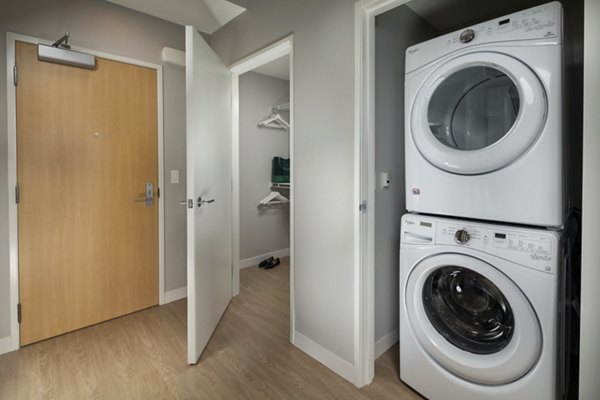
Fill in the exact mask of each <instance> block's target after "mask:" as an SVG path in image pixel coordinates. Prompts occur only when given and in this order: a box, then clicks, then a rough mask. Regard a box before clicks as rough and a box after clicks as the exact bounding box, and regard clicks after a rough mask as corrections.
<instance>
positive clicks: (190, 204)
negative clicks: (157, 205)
mask: <svg viewBox="0 0 600 400" xmlns="http://www.w3.org/2000/svg"><path fill="white" fill-rule="evenodd" d="M179 204H181V205H182V206H187V208H194V200H192V199H189V200H181V201H180V202H179Z"/></svg>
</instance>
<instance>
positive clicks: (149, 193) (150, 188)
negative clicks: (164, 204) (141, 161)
mask: <svg viewBox="0 0 600 400" xmlns="http://www.w3.org/2000/svg"><path fill="white" fill-rule="evenodd" d="M145 196H146V197H144V198H143V199H136V200H135V202H136V203H146V207H150V206H153V205H154V184H153V183H152V182H146V193H145Z"/></svg>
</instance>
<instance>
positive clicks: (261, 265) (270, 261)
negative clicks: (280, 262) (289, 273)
mask: <svg viewBox="0 0 600 400" xmlns="http://www.w3.org/2000/svg"><path fill="white" fill-rule="evenodd" d="M272 262H273V257H269V258H267V259H266V260H262V261H261V262H260V263H258V268H264V267H265V266H266V265H268V264H270V263H272Z"/></svg>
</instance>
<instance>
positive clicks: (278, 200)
mask: <svg viewBox="0 0 600 400" xmlns="http://www.w3.org/2000/svg"><path fill="white" fill-rule="evenodd" d="M289 202H290V199H288V198H287V197H285V196H283V195H282V194H281V193H279V192H275V191H273V192H271V193H269V194H268V195H267V197H265V198H264V199H262V200H261V201H260V202H259V203H258V204H259V205H263V206H264V205H269V204H283V203H289Z"/></svg>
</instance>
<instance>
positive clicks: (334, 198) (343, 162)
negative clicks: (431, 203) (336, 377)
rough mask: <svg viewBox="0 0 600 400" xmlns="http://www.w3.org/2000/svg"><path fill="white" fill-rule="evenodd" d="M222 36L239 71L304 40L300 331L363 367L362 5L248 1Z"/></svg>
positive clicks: (214, 42)
mask: <svg viewBox="0 0 600 400" xmlns="http://www.w3.org/2000/svg"><path fill="white" fill-rule="evenodd" d="M247 3H248V11H247V12H245V13H244V14H242V15H240V16H239V17H237V18H236V19H234V20H233V21H232V22H231V23H229V24H228V25H226V26H224V27H223V28H221V29H220V30H218V31H217V32H216V33H215V34H213V35H212V37H211V39H210V44H211V46H212V47H213V48H214V49H215V51H216V52H217V54H219V56H220V57H221V58H222V59H223V61H224V62H225V63H226V64H231V63H232V62H234V61H237V60H239V59H241V58H243V57H244V56H246V55H249V54H252V53H253V52H255V51H257V50H259V49H261V48H263V47H264V46H266V45H268V44H270V43H272V42H274V41H276V40H278V39H280V38H283V37H285V36H287V35H289V34H291V33H293V34H294V58H293V59H294V79H295V81H294V91H293V93H294V102H295V103H294V107H295V109H294V113H295V114H294V115H295V133H294V135H295V139H294V143H293V146H294V155H295V159H294V160H292V161H293V163H294V168H295V175H294V179H295V181H294V190H295V216H294V220H295V227H294V235H295V237H294V240H295V243H294V248H295V275H294V279H295V305H296V321H295V322H296V330H297V332H299V333H300V334H302V335H304V336H305V337H307V338H309V339H310V340H312V341H313V342H315V343H316V344H318V345H320V346H322V347H324V348H325V349H327V350H329V351H331V352H332V353H334V354H335V355H337V356H339V357H341V358H342V359H344V360H346V361H348V362H349V363H353V361H354V284H355V282H354V269H353V267H354V258H353V252H354V245H355V244H354V238H353V217H354V215H355V214H356V210H357V207H358V205H357V204H354V201H353V197H354V183H353V179H354V123H353V121H354V47H353V46H354V1H349V0H327V1H319V0H277V1H275V0H248V1H247Z"/></svg>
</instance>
